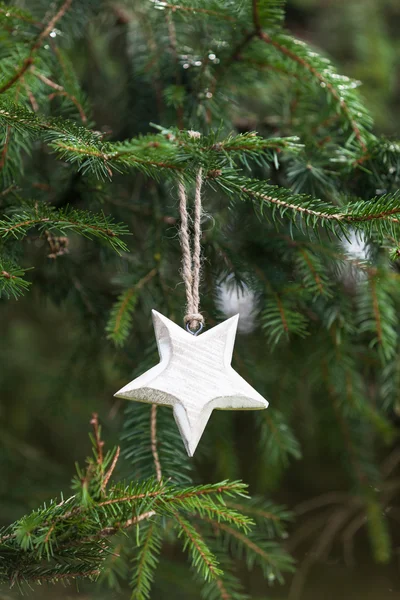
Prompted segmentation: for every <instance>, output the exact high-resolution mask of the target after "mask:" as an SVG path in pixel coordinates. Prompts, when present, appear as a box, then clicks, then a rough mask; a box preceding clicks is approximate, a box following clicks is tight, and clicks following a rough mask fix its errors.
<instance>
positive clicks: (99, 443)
mask: <svg viewBox="0 0 400 600" xmlns="http://www.w3.org/2000/svg"><path fill="white" fill-rule="evenodd" d="M90 424H91V425H92V426H93V432H94V439H95V441H96V449H97V464H98V465H102V464H103V458H104V457H103V446H104V442H103V440H102V439H101V437H100V427H99V415H98V414H97V413H93V415H92V419H91V421H90Z"/></svg>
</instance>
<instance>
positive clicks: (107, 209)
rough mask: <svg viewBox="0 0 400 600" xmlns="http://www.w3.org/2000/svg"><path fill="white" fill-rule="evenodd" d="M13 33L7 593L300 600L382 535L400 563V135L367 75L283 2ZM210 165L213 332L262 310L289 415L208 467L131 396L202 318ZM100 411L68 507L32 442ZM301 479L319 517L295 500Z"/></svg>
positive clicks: (89, 11)
mask: <svg viewBox="0 0 400 600" xmlns="http://www.w3.org/2000/svg"><path fill="white" fill-rule="evenodd" d="M0 31H1V41H2V47H1V60H0V127H1V136H2V146H1V154H0V176H1V181H2V190H1V192H0V233H1V245H0V294H1V304H0V307H1V311H2V321H3V323H4V325H3V326H2V327H3V328H4V336H3V338H4V344H7V347H6V346H5V345H4V347H3V348H2V350H1V353H2V359H3V360H2V362H3V364H5V363H6V361H7V369H4V372H3V373H2V374H1V382H2V389H3V390H4V392H3V396H4V410H2V413H0V423H1V430H2V433H1V435H2V441H3V442H4V450H3V451H2V455H1V462H0V466H1V470H2V473H1V480H2V482H3V484H2V487H3V489H2V490H1V493H0V500H1V501H2V502H3V503H4V506H5V507H6V508H5V511H4V515H10V516H12V519H10V521H11V520H13V522H12V523H11V524H9V523H8V522H5V523H4V527H3V529H1V530H0V582H1V583H2V584H3V585H4V589H8V587H9V586H11V587H13V588H15V589H17V590H19V591H20V592H23V591H24V590H25V589H26V588H27V587H28V586H34V584H41V583H45V582H49V583H57V582H60V581H61V582H70V581H73V580H78V581H80V580H83V581H85V580H86V579H88V580H92V581H95V582H96V585H95V587H94V588H92V589H94V592H93V593H94V594H95V595H96V596H95V597H98V598H101V597H107V598H110V597H111V596H110V595H109V594H111V592H109V591H108V590H109V588H110V587H111V588H113V589H114V590H122V592H121V594H122V595H123V593H126V594H127V596H126V597H131V598H132V599H136V600H145V599H147V598H166V597H168V598H169V597H171V598H172V597H173V598H180V597H182V598H192V597H193V598H198V597H202V598H204V599H206V600H217V599H218V600H220V599H221V600H227V599H232V600H245V599H246V598H250V597H251V598H258V597H260V598H261V597H263V598H264V597H271V598H272V597H273V596H272V594H273V593H275V592H271V595H270V591H269V590H270V588H269V585H272V584H273V583H274V582H276V581H277V582H284V581H285V580H286V581H287V580H289V581H292V587H291V592H290V593H291V596H290V597H291V599H293V600H295V599H296V598H300V597H301V593H302V589H303V586H304V581H305V580H306V576H307V574H308V572H309V570H310V568H311V567H312V566H313V565H314V564H315V563H316V562H317V561H318V560H320V559H321V558H325V557H326V556H328V555H329V552H330V550H331V547H332V544H333V543H334V541H335V540H341V541H342V542H343V545H344V558H345V560H346V563H348V564H351V563H352V562H353V560H354V552H353V541H354V537H355V535H356V534H357V532H358V531H359V530H360V529H362V528H364V529H365V530H366V531H367V534H368V538H369V543H370V551H371V554H372V555H373V557H374V559H375V560H376V561H377V562H378V563H387V562H389V561H390V560H391V557H392V554H393V546H394V542H393V541H392V531H391V527H392V526H393V523H391V522H389V521H388V516H389V514H390V513H389V509H390V508H391V509H392V510H394V512H395V511H396V508H395V507H393V504H394V502H395V498H396V495H397V494H398V490H399V482H398V477H396V471H398V463H399V453H398V449H396V446H395V442H396V439H397V432H396V418H397V416H398V414H399V411H400V399H399V391H398V390H399V381H400V368H399V365H400V362H399V344H398V331H399V323H398V316H397V313H398V312H399V307H400V291H399V290H400V286H399V283H400V281H399V272H398V265H397V260H398V257H399V255H400V242H399V223H400V216H399V215H400V196H399V157H400V145H399V144H398V143H397V142H396V141H394V140H392V139H389V138H386V137H382V136H378V135H377V134H376V132H375V129H374V123H373V119H372V117H371V114H370V113H369V111H368V110H367V108H366V103H365V101H364V100H363V98H362V96H361V95H360V92H359V90H358V88H359V85H360V82H359V81H357V80H354V79H351V78H350V77H348V76H345V75H342V74H340V73H339V72H338V70H337V68H336V67H335V66H334V65H333V64H332V62H331V61H330V60H329V59H328V58H327V57H326V56H325V55H324V53H323V50H316V49H315V48H314V47H312V46H310V45H308V44H307V43H306V42H304V41H303V40H301V39H297V38H296V37H295V36H294V35H293V34H292V33H291V32H290V31H288V30H287V29H286V27H285V3H284V1H283V0H243V1H240V2H236V1H233V0H232V1H231V0H207V1H205V0H203V1H201V0H182V1H179V2H175V1H174V0H172V1H171V2H164V1H162V0H143V1H142V2H133V1H132V0H121V1H118V2H117V1H114V0H112V1H111V2H100V1H99V2H95V1H93V0H83V1H81V2H77V0H64V2H63V1H62V0H59V1H58V2H54V3H50V4H49V3H47V2H44V1H43V0H34V1H30V2H24V1H22V0H21V1H20V2H19V1H18V2H17V1H16V2H9V3H2V4H0ZM193 132H196V134H195V135H194V134H193ZM199 168H201V169H202V173H203V176H204V184H203V204H204V209H205V214H204V216H203V236H202V252H203V270H202V282H201V309H202V312H203V314H204V315H205V319H206V323H207V326H213V325H215V324H217V323H218V322H220V321H221V320H223V319H224V318H226V317H227V316H230V315H231V314H232V313H233V312H234V311H235V310H236V309H237V307H238V306H241V307H242V308H243V310H244V312H245V313H246V315H244V314H243V313H242V320H241V323H240V331H241V332H242V335H239V336H238V338H237V342H236V347H235V354H234V366H235V369H236V370H237V371H238V372H239V373H240V374H241V375H242V376H243V377H245V378H246V379H247V381H249V383H251V385H253V386H254V387H255V388H256V389H257V390H258V391H259V392H260V393H261V394H262V395H263V396H265V397H267V398H268V399H269V401H270V407H269V408H268V410H266V411H261V412H254V413H251V414H244V415H242V414H236V413H228V412H225V411H224V412H223V413H221V414H214V415H213V417H212V419H211V421H210V423H209V425H208V427H207V429H206V432H205V434H204V436H203V438H202V441H201V442H200V445H199V448H198V450H197V453H196V456H195V459H194V460H193V459H189V458H188V457H187V456H186V454H185V451H184V447H183V444H182V440H181V439H180V436H179V432H178V430H177V428H176V425H175V423H174V421H173V417H172V413H171V411H170V410H169V409H168V408H161V407H159V408H157V407H156V406H152V407H149V406H148V405H146V404H141V403H136V402H125V403H124V402H122V401H121V402H120V401H114V400H112V390H114V391H116V390H117V389H119V388H120V387H121V386H122V385H123V384H124V383H126V382H127V381H129V380H130V379H132V378H133V376H136V375H139V374H140V373H143V372H144V371H145V370H147V369H148V368H150V367H151V366H153V365H154V364H156V363H157V360H158V355H157V348H156V345H155V341H154V335H153V331H152V324H151V309H153V308H156V309H157V310H160V311H161V312H163V314H166V315H167V316H168V317H169V318H171V319H172V320H174V321H175V322H177V323H179V324H180V323H181V322H182V317H183V315H184V310H185V293H184V286H183V285H179V284H180V282H181V276H180V269H181V254H180V248H179V240H178V233H177V232H178V227H179V207H178V195H177V186H178V184H179V182H183V183H184V184H185V186H186V187H187V189H188V190H191V189H192V188H193V187H194V184H195V180H196V175H197V173H198V169H199ZM357 243H358V245H361V246H362V247H363V252H362V253H361V255H358V254H356V253H355V252H354V247H355V246H356V245H357ZM33 305H34V306H35V307H36V308H35V310H34V311H33V309H32V306H33ZM20 307H22V308H20ZM21 310H22V313H23V314H26V315H27V317H28V318H27V320H26V321H24V322H23V323H22V325H20V324H19V323H18V321H17V322H16V321H13V320H12V317H13V316H14V315H20V314H21V313H20V312H18V311H21ZM30 315H32V316H33V315H40V317H39V316H35V318H37V319H41V320H40V327H43V330H44V331H45V332H46V335H45V338H46V339H47V344H48V346H49V348H48V349H47V350H46V356H47V361H48V365H47V368H44V365H43V367H42V370H41V371H40V372H39V373H38V372H36V366H35V365H36V363H35V355H36V352H38V353H39V354H40V352H41V349H40V348H38V346H37V345H36V343H35V340H34V339H32V338H31V337H30V336H31V335H32V331H35V329H34V328H33V329H29V328H30V324H29V316H30ZM47 321H48V322H47ZM53 328H54V332H53V331H52V329H53ZM24 331H27V332H29V331H31V333H30V334H29V333H28V334H27V336H26V337H23V336H24V335H25V334H24V333H23V332H24ZM53 335H54V340H56V343H55V344H54V347H53V346H51V344H52V342H53ZM18 336H19V338H18V339H20V340H22V341H18V343H17V342H14V340H15V339H16V338H17V337H18ZM21 336H22V337H21ZM8 344H10V345H8ZM14 344H15V345H14ZM25 346H26V350H24V352H25V351H26V353H27V354H26V355H23V356H22V355H20V354H18V355H15V354H13V352H12V349H13V348H22V347H25ZM50 346H51V348H50ZM27 356H29V361H28V360H26V357H27ZM29 377H32V379H33V381H34V382H35V384H34V385H36V386H37V390H38V394H42V393H43V394H44V396H45V398H47V400H44V402H43V405H41V407H39V408H37V410H36V412H35V413H33V412H32V411H33V409H32V406H31V403H32V401H31V396H30V394H31V393H32V392H31V383H30V380H29ZM21 379H23V383H21V381H20V380H21ZM32 386H33V384H32ZM14 390H15V392H14ZM105 390H107V394H106V396H107V399H104V394H105ZM78 407H79V408H78ZM98 407H100V408H99V410H98V412H99V413H100V418H99V416H98V415H97V411H96V408H98ZM106 407H107V408H108V410H106ZM74 411H75V412H74ZM39 413H40V414H39ZM92 413H93V414H92ZM28 415H29V416H30V415H34V418H33V419H32V423H31V424H28V423H27V421H28ZM89 420H90V422H91V434H90V437H91V443H92V453H91V454H90V456H89V458H87V460H86V463H85V466H77V467H76V475H75V477H74V479H73V482H72V491H68V490H66V489H65V488H64V489H63V491H62V493H60V491H59V490H58V491H57V489H58V487H57V486H58V485H59V484H60V483H61V482H62V485H64V483H65V475H64V474H63V473H60V471H59V469H58V468H56V467H55V465H57V460H58V459H57V458H55V462H54V463H53V462H52V460H51V458H52V457H49V459H48V461H47V458H46V460H44V459H43V456H42V455H40V454H39V457H36V458H35V452H33V451H32V448H35V444H36V442H35V443H32V440H33V439H36V438H35V434H34V433H33V431H34V430H35V429H36V428H38V430H39V431H44V432H46V433H47V435H48V439H49V440H50V439H53V438H57V437H59V436H61V437H63V436H64V433H63V425H64V424H65V423H68V424H69V425H71V424H74V425H71V430H72V427H73V426H74V427H76V430H75V431H76V434H75V442H76V444H78V445H83V443H84V442H83V440H82V439H80V434H81V433H82V428H83V426H84V425H83V424H84V423H86V422H88V421H89ZM75 422H76V425H75ZM101 422H105V424H106V427H107V435H106V436H104V435H103V434H102V431H101V425H100V423H101ZM16 423H19V425H18V426H16V425H15V424H16ZM44 423H45V424H46V426H45V427H44V425H43V424H44ZM67 438H68V439H69V441H70V443H72V440H73V437H71V436H69V437H68V436H67ZM108 438H109V439H110V441H109V440H108ZM114 442H116V443H115V447H114V448H113V446H112V444H113V443H114ZM52 444H53V445H54V447H58V446H57V442H56V441H52V442H51V443H50V442H49V447H50V446H51V445H52ZM37 447H38V448H39V447H40V448H42V447H43V448H44V447H45V445H43V446H41V444H40V443H39V444H38V446H37ZM58 448H59V447H58ZM78 454H79V453H78ZM70 456H71V457H73V458H75V457H76V453H75V450H74V449H73V448H71V449H70V451H69V452H68V456H67V457H65V456H64V459H63V462H65V459H66V458H67V459H69V458H70ZM316 457H317V458H316ZM73 458H71V461H70V462H71V470H72V460H73ZM35 461H36V462H35ZM296 461H301V462H296ZM67 462H68V461H67ZM293 465H294V468H293ZM321 465H322V469H327V470H328V469H329V470H330V472H331V473H332V474H333V475H332V476H331V478H330V480H329V483H328V485H326V486H321V487H320V488H318V486H315V482H314V479H315V478H316V477H317V476H318V474H319V473H321ZM291 466H292V470H291V471H290V473H291V476H290V478H289V479H287V480H284V477H285V473H286V471H287V469H288V468H289V467H291ZM296 473H297V475H295V474H296ZM243 480H244V481H246V482H247V483H243V482H242V481H243ZM301 480H304V482H303V483H302V485H303V487H304V488H305V489H306V490H307V488H309V490H310V492H309V493H307V492H306V493H303V497H304V496H305V497H307V498H308V499H307V500H306V501H304V502H303V503H302V504H300V505H299V506H297V507H296V510H295V511H294V510H293V508H294V506H295V502H294V501H293V499H292V498H291V493H289V492H287V493H284V492H283V491H282V488H283V486H284V485H285V486H286V485H288V486H289V487H288V488H287V489H288V490H289V491H290V490H291V487H290V483H292V485H293V489H296V485H297V486H298V485H299V481H301ZM210 482H211V483H210ZM215 482H216V483H215ZM247 484H248V485H247ZM313 489H318V490H319V491H321V490H324V492H325V493H323V494H322V495H319V496H317V497H313V494H312V490H313ZM30 490H32V493H30ZM44 490H45V493H44ZM49 490H50V491H49ZM26 496H31V497H30V498H27V497H26ZM282 500H284V502H283V501H282ZM17 513H18V514H17ZM393 514H394V513H393ZM4 515H3V517H2V519H3V518H4ZM296 519H302V521H303V524H302V526H301V527H299V528H296ZM288 528H290V529H289V530H290V532H291V535H290V536H289V537H288V532H287V530H288ZM300 544H306V545H307V544H308V548H309V550H310V552H309V554H306V558H305V559H304V560H303V561H300V564H298V565H297V572H296V564H295V560H294V558H293V556H292V553H295V551H296V550H297V547H298V546H299V545H300ZM181 550H182V551H183V552H185V553H186V554H187V557H188V561H189V565H190V566H189V567H188V569H186V570H185V568H184V567H183V562H182V560H181V557H180V551H181ZM190 570H191V572H192V575H193V582H192V583H190V582H188V579H187V573H188V572H189V571H190ZM247 571H251V573H252V574H256V575H255V577H260V576H261V575H262V577H263V578H264V581H265V583H264V584H262V585H263V587H262V588H261V589H262V591H261V592H259V591H258V592H256V591H254V589H255V588H254V586H253V584H252V582H251V577H252V576H253V575H252V574H251V575H250V576H249V574H248V573H247ZM83 585H84V584H83ZM127 590H128V591H127ZM35 592H36V594H37V593H40V590H39V591H37V590H36V589H35ZM7 593H8V592H7ZM174 594H175V595H174ZM249 594H251V595H249ZM257 594H258V596H257ZM260 594H262V596H260Z"/></svg>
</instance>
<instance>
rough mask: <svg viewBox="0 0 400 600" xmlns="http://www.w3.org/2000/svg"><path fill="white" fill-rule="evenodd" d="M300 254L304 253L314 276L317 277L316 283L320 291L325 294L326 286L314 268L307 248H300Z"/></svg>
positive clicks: (303, 255)
mask: <svg viewBox="0 0 400 600" xmlns="http://www.w3.org/2000/svg"><path fill="white" fill-rule="evenodd" d="M299 251H300V254H301V255H302V257H303V258H304V260H305V262H306V264H307V266H308V268H309V269H310V271H311V274H312V276H313V277H314V279H315V283H316V284H317V288H318V289H319V291H320V293H321V294H323V293H324V288H323V286H322V281H321V277H320V276H319V275H318V273H317V271H316V270H315V268H314V265H313V264H312V262H311V259H310V257H309V255H308V253H307V252H306V250H304V248H300V250H299Z"/></svg>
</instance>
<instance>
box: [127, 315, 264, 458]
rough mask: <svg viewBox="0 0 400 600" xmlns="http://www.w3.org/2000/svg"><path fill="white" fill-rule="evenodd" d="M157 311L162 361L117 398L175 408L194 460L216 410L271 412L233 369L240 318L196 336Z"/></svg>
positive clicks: (155, 323)
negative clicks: (233, 356) (234, 349)
mask: <svg viewBox="0 0 400 600" xmlns="http://www.w3.org/2000/svg"><path fill="white" fill-rule="evenodd" d="M152 313H153V324H154V331H155V335H156V339H157V345H158V352H159V355H160V359H161V360H160V362H159V364H158V365H156V366H155V367H153V368H152V369H149V370H148V371H146V373H143V375H140V377H137V378H136V379H134V380H133V381H131V382H130V383H128V385H126V386H125V387H123V388H122V389H120V390H119V392H117V393H116V394H115V396H117V397H118V398H126V399H128V400H138V401H140V402H148V403H150V404H161V405H168V406H172V407H173V411H174V417H175V421H176V424H177V425H178V428H179V431H180V433H181V436H182V439H183V442H184V444H185V447H186V451H187V453H188V454H189V456H193V454H194V451H195V450H196V447H197V444H198V443H199V440H200V438H201V436H202V434H203V431H204V429H205V426H206V425H207V421H208V419H209V418H210V415H211V412H212V411H213V410H214V408H216V409H221V410H227V409H237V410H259V409H263V408H267V406H268V402H267V401H266V400H265V399H264V398H263V397H262V396H261V395H260V394H259V393H258V392H257V391H256V390H255V389H254V388H252V387H251V385H249V384H248V383H247V382H246V381H245V380H244V379H243V378H242V377H241V376H240V375H239V374H238V373H236V371H234V370H233V368H232V366H231V360H232V353H233V346H234V343H235V335H236V329H237V323H238V318H239V315H236V316H234V317H231V318H230V319H228V320H227V321H224V322H223V323H221V324H220V325H217V326H216V327H213V328H212V329H209V330H208V331H206V332H205V333H203V334H202V335H199V336H194V335H192V334H190V333H188V332H187V331H185V329H182V328H181V327H179V325H176V323H173V322H172V321H170V320H169V319H167V317H164V316H163V315H161V314H160V313H158V312H157V311H155V310H153V311H152Z"/></svg>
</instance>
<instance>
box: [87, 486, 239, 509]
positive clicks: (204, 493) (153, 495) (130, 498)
mask: <svg viewBox="0 0 400 600" xmlns="http://www.w3.org/2000/svg"><path fill="white" fill-rule="evenodd" d="M230 489H232V486H230V485H221V486H220V487H218V488H208V489H207V488H205V489H202V490H195V491H192V492H187V493H184V494H178V495H177V496H174V497H173V498H164V501H165V502H176V501H179V500H186V499H187V498H196V497H198V496H207V495H209V494H221V493H222V492H225V491H228V490H230ZM162 494H164V489H161V490H159V491H158V492H149V493H147V494H146V493H143V494H135V495H133V496H124V497H122V498H111V499H109V500H104V501H103V502H99V504H97V506H107V505H108V504H116V503H118V502H132V501H133V500H142V499H143V498H156V497H157V496H161V495H162Z"/></svg>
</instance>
